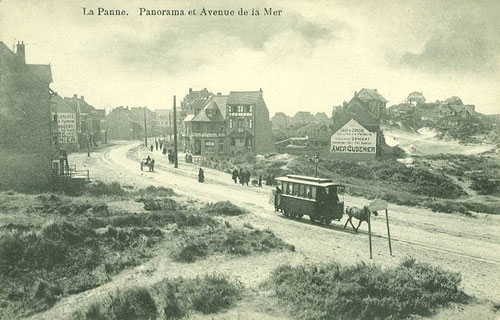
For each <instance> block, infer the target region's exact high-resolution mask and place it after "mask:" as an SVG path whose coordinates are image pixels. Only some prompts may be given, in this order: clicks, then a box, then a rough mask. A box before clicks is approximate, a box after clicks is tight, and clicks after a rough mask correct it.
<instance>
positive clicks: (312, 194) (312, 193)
mask: <svg viewBox="0 0 500 320" xmlns="http://www.w3.org/2000/svg"><path fill="white" fill-rule="evenodd" d="M311 196H312V198H313V199H316V187H311Z"/></svg>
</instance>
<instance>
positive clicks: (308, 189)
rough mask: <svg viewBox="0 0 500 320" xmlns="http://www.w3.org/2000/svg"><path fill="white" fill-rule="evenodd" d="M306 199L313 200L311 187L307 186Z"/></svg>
mask: <svg viewBox="0 0 500 320" xmlns="http://www.w3.org/2000/svg"><path fill="white" fill-rule="evenodd" d="M306 197H307V198H309V199H311V186H306Z"/></svg>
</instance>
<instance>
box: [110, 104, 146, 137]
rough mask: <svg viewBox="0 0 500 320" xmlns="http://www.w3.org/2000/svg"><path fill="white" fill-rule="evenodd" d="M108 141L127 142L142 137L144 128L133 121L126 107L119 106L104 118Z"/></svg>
mask: <svg viewBox="0 0 500 320" xmlns="http://www.w3.org/2000/svg"><path fill="white" fill-rule="evenodd" d="M106 121H107V125H108V136H109V139H114V140H129V139H139V138H142V137H143V136H144V128H143V127H142V126H141V125H140V124H139V123H138V122H137V121H136V120H135V117H134V114H133V113H132V111H130V109H129V108H128V107H124V106H120V107H117V108H114V109H113V110H111V112H110V113H108V115H107V116H106Z"/></svg>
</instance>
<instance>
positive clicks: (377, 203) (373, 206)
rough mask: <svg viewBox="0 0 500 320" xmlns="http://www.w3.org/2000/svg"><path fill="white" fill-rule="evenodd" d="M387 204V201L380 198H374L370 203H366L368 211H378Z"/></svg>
mask: <svg viewBox="0 0 500 320" xmlns="http://www.w3.org/2000/svg"><path fill="white" fill-rule="evenodd" d="M388 206H389V204H388V203H387V201H385V200H382V199H375V200H373V201H372V202H370V204H369V205H368V209H370V211H380V210H385V209H387V207H388Z"/></svg>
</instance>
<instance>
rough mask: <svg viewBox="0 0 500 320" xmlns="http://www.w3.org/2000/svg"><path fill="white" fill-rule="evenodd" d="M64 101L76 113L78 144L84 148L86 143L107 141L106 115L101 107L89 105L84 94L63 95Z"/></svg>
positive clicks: (95, 143)
mask: <svg viewBox="0 0 500 320" xmlns="http://www.w3.org/2000/svg"><path fill="white" fill-rule="evenodd" d="M64 102H65V103H66V104H67V105H69V106H70V107H71V108H72V109H73V110H74V112H75V113H76V132H77V136H78V145H79V147H80V148H85V147H86V146H87V144H88V143H90V145H97V144H98V143H106V142H107V125H106V116H105V111H104V110H103V109H96V108H94V106H92V105H90V104H89V103H88V102H87V101H86V100H85V97H84V96H80V97H78V95H77V94H74V95H73V96H72V97H64Z"/></svg>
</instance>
